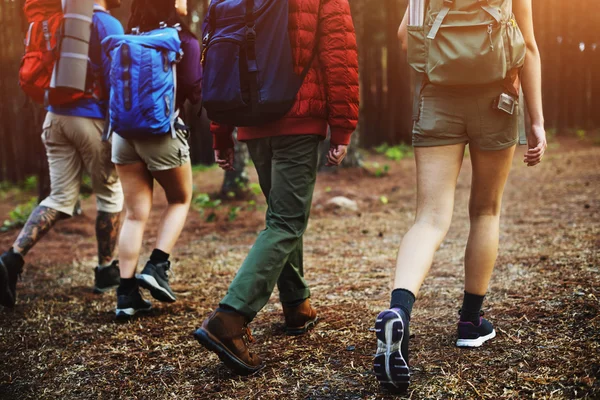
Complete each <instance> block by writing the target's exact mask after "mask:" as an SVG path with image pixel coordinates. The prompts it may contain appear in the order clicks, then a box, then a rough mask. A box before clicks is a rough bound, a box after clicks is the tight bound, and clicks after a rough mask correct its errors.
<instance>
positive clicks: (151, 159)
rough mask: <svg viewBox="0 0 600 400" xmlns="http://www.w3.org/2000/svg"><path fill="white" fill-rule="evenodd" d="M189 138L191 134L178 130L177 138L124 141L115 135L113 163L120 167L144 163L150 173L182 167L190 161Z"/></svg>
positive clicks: (164, 137)
mask: <svg viewBox="0 0 600 400" xmlns="http://www.w3.org/2000/svg"><path fill="white" fill-rule="evenodd" d="M179 122H180V123H181V124H182V125H183V122H182V121H179ZM188 137H189V132H188V131H186V130H181V129H177V130H176V134H175V137H173V136H172V135H161V136H148V137H147V138H143V139H123V138H122V137H121V136H119V135H118V134H117V133H115V134H114V135H112V143H113V145H112V161H113V162H114V163H115V164H119V165H127V164H135V163H138V162H143V163H144V164H146V166H147V167H148V170H149V171H164V170H168V169H173V168H177V167H181V166H182V165H184V164H187V163H188V162H189V161H190V146H189V144H188V142H187V138H188Z"/></svg>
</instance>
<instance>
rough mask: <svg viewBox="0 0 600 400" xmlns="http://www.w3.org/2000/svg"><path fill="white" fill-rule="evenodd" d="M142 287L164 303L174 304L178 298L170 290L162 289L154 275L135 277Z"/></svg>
mask: <svg viewBox="0 0 600 400" xmlns="http://www.w3.org/2000/svg"><path fill="white" fill-rule="evenodd" d="M135 277H136V278H137V280H138V282H139V284H140V286H141V287H143V288H144V289H147V290H149V291H150V294H151V295H152V297H154V298H155V299H156V300H158V301H161V302H163V303H174V302H175V300H176V298H175V296H173V295H172V294H171V293H169V291H168V290H166V289H164V288H163V287H161V286H160V285H159V284H158V282H157V281H156V278H154V277H153V276H152V275H147V274H138V275H136V276H135Z"/></svg>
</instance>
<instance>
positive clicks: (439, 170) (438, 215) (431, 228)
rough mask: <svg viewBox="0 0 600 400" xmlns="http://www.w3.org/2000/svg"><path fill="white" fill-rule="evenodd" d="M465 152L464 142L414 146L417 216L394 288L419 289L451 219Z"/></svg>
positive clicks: (405, 241)
mask: <svg viewBox="0 0 600 400" xmlns="http://www.w3.org/2000/svg"><path fill="white" fill-rule="evenodd" d="M464 151H465V145H464V144H456V145H451V146H440V147H416V148H415V158H416V163H417V215H416V218H415V223H414V225H413V226H412V227H411V228H410V230H409V231H408V232H407V233H406V235H404V238H403V239H402V243H401V244H400V250H399V251H398V259H397V262H396V278H395V281H394V288H395V289H407V290H409V291H411V292H412V293H413V294H414V295H417V293H418V292H419V289H420V288H421V285H422V284H423V281H424V280H425V277H426V276H427V273H428V272H429V268H430V267H431V264H432V262H433V255H434V253H435V252H436V250H437V249H438V247H439V246H440V244H441V243H442V241H443V240H444V237H445V236H446V233H447V232H448V228H449V227H450V222H451V221H452V211H453V208H454V192H455V189H456V180H457V179H458V174H459V172H460V168H461V166H462V161H463V157H464Z"/></svg>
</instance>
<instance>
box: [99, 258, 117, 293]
mask: <svg viewBox="0 0 600 400" xmlns="http://www.w3.org/2000/svg"><path fill="white" fill-rule="evenodd" d="M120 279H121V278H120V274H119V261H117V260H114V261H113V262H112V263H111V264H110V265H109V266H106V267H101V266H97V267H96V268H94V293H106V292H108V291H109V290H111V289H114V288H116V287H117V286H119V282H120Z"/></svg>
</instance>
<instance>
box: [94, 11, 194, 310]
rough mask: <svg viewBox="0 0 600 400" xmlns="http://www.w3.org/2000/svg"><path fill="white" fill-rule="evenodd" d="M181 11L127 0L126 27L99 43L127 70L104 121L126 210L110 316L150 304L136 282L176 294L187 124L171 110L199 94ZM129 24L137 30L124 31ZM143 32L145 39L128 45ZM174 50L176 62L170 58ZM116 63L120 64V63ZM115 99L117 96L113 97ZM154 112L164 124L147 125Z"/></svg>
mask: <svg viewBox="0 0 600 400" xmlns="http://www.w3.org/2000/svg"><path fill="white" fill-rule="evenodd" d="M186 14H187V4H186V1H185V0H181V1H175V0H170V1H168V0H167V1H165V0H134V1H133V3H132V6H131V17H130V19H129V22H128V27H127V29H128V32H129V33H130V34H128V35H124V36H113V37H110V38H108V39H107V40H105V42H104V43H103V44H104V46H105V49H106V48H109V49H111V50H112V48H113V47H114V46H115V45H116V46H120V47H117V50H114V51H113V52H112V53H111V54H112V56H113V64H112V65H113V67H112V68H113V73H114V75H115V76H119V77H124V76H129V77H131V78H134V79H131V80H128V79H127V78H124V79H121V80H119V82H115V86H114V87H113V93H112V96H111V124H112V127H113V128H114V129H115V133H114V135H113V136H112V137H113V146H112V160H113V162H114V163H115V164H116V166H117V172H118V173H119V177H120V178H121V181H122V183H123V192H124V194H125V210H126V215H125V221H124V222H123V228H122V230H121V235H120V238H119V266H120V269H121V282H120V285H119V287H118V288H117V307H116V316H117V318H118V319H119V318H124V319H127V318H129V317H131V316H132V315H134V314H136V313H137V312H139V311H142V312H144V311H149V310H150V309H151V307H152V306H151V303H150V302H148V301H146V300H144V299H143V298H142V296H141V294H140V288H139V287H140V286H141V287H143V288H146V289H148V290H149V291H150V294H151V295H152V297H154V298H155V299H157V300H159V301H161V302H167V303H172V302H174V301H175V300H176V296H175V293H174V292H173V290H172V289H171V287H170V286H169V275H170V272H169V271H170V269H171V262H170V261H169V256H170V254H171V252H172V250H173V247H174V246H175V243H176V241H177V239H178V238H179V235H180V234H181V231H182V229H183V226H184V224H185V220H186V217H187V214H188V210H189V207H190V203H191V199H192V168H191V163H190V149H189V145H188V142H187V139H188V136H189V130H188V128H187V127H186V126H185V125H184V124H183V120H182V118H181V117H178V116H177V115H181V113H182V112H183V105H184V103H185V102H186V100H189V101H191V102H192V103H198V102H199V101H200V69H199V67H200V45H199V43H198V41H197V39H196V37H195V36H194V35H193V34H192V33H191V32H190V30H189V28H188V27H187V25H186V24H185V23H184V22H183V19H182V17H181V16H182V15H186ZM174 27H177V29H179V31H177V30H176V29H175V28H174ZM136 32H137V33H140V34H139V35H137V34H135V35H134V34H131V33H136ZM143 40H149V41H150V42H146V44H143V45H141V46H140V45H139V44H138V45H137V47H134V46H135V45H136V43H137V42H141V41H143ZM153 41H154V42H153ZM153 45H156V46H158V47H152V46H153ZM170 46H175V48H170ZM167 48H169V51H168V52H167V50H165V49H167ZM181 54H182V55H183V56H182V58H181V59H180V60H179V61H178V62H177V63H176V62H175V59H174V58H175V57H180V56H181ZM140 55H141V56H140ZM118 57H122V58H118ZM136 57H139V58H138V59H135V58H136ZM154 57H157V59H158V62H157V61H156V60H154V59H153V58H154ZM170 57H173V58H170ZM167 58H168V59H167ZM163 61H164V63H163ZM124 63H126V64H127V68H123V64H124ZM175 63H176V73H172V72H171V71H172V70H171V66H170V65H169V64H171V65H174V64H175ZM116 68H121V69H119V70H115V69H116ZM175 74H176V76H175ZM175 82H176V93H173V92H174V91H175ZM161 85H163V86H161ZM165 85H166V86H165ZM131 88H133V90H131ZM138 90H139V93H138ZM144 90H145V91H144ZM123 99H126V100H125V102H124V103H120V101H122V100H123ZM172 102H174V103H173V104H172ZM115 104H116V109H117V111H116V112H115V113H117V114H118V115H116V116H115V115H113V105H115ZM153 113H154V114H153ZM140 116H141V117H140ZM113 117H114V118H113ZM161 118H162V119H165V118H166V119H165V123H166V130H165V127H158V128H156V129H157V131H152V129H153V124H154V123H155V121H159V120H160V119H161ZM113 122H114V123H113ZM118 124H120V125H118ZM127 124H130V126H129V128H127ZM155 179H156V181H157V182H158V184H159V185H160V186H161V187H162V188H163V189H164V191H165V194H166V198H167V202H168V205H167V208H166V209H165V211H164V213H163V215H162V218H161V220H160V222H159V225H158V232H157V236H156V242H155V248H154V250H153V251H152V254H151V255H150V259H149V260H148V262H147V263H146V265H145V267H144V268H143V270H142V272H141V273H140V274H139V275H137V277H136V276H135V272H136V269H137V264H138V259H139V257H140V251H141V247H142V239H143V236H144V229H145V227H146V223H147V221H148V217H149V215H150V210H151V209H152V193H153V187H154V180H155Z"/></svg>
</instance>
